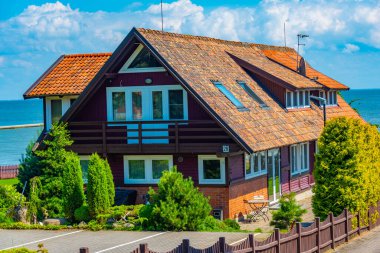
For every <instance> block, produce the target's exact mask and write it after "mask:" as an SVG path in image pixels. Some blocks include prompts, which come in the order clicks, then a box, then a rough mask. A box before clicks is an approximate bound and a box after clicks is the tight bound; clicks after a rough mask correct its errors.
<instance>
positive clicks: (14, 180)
mask: <svg viewBox="0 0 380 253" xmlns="http://www.w3.org/2000/svg"><path fill="white" fill-rule="evenodd" d="M17 183H18V179H17V178H10V179H0V185H6V184H7V185H15V184H17Z"/></svg>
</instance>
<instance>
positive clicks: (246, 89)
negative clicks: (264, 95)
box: [237, 81, 269, 108]
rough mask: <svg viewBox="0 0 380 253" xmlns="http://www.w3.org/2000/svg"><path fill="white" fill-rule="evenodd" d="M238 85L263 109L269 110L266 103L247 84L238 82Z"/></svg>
mask: <svg viewBox="0 0 380 253" xmlns="http://www.w3.org/2000/svg"><path fill="white" fill-rule="evenodd" d="M237 83H238V84H239V85H240V86H241V87H242V88H243V89H244V90H245V92H247V93H248V95H249V96H250V97H251V98H253V100H255V101H256V102H257V103H259V105H260V107H261V108H269V106H267V105H266V104H265V103H264V101H263V100H262V99H261V98H260V97H259V96H257V94H256V93H255V92H254V91H253V90H252V89H251V87H249V86H248V85H247V84H246V83H245V82H241V81H237Z"/></svg>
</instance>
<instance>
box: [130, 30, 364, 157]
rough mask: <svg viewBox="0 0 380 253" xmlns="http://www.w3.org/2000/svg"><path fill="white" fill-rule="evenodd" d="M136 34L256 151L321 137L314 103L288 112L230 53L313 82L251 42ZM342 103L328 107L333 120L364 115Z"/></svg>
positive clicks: (318, 111)
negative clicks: (229, 95)
mask: <svg viewBox="0 0 380 253" xmlns="http://www.w3.org/2000/svg"><path fill="white" fill-rule="evenodd" d="M137 31H138V32H139V33H140V34H141V35H142V36H143V37H144V38H145V39H146V41H147V42H148V43H149V44H150V45H151V46H152V47H153V48H154V49H155V50H156V51H157V52H158V54H159V55H161V56H162V57H163V58H164V59H165V61H166V62H167V63H168V64H169V65H170V66H171V67H172V68H173V69H174V70H175V71H176V72H177V73H178V74H179V76H181V78H183V79H184V80H185V81H186V83H187V84H188V85H189V86H190V87H191V89H192V90H194V91H195V94H197V95H199V96H200V97H201V98H202V99H203V100H204V101H205V103H206V104H207V105H208V106H210V108H211V109H212V110H213V111H214V112H215V113H216V114H217V115H218V116H219V117H220V118H221V119H222V120H223V121H224V122H225V123H227V125H228V126H229V127H230V128H231V129H232V130H233V131H234V132H235V133H236V134H237V135H239V137H240V138H241V139H242V140H244V142H245V143H246V144H247V145H248V146H249V147H250V148H251V149H252V150H253V151H261V150H266V149H271V148H275V147H281V146H286V145H291V144H295V143H300V142H304V141H310V140H316V139H318V137H319V135H320V133H321V131H322V129H323V111H322V109H321V108H320V107H319V106H317V105H315V104H312V106H311V108H309V109H305V110H292V111H286V110H285V109H284V108H283V106H282V105H280V104H279V103H278V102H276V101H275V100H273V98H272V97H271V96H270V94H268V93H267V92H266V91H265V90H264V89H263V88H262V87H261V86H260V85H259V84H258V83H256V82H255V81H254V80H253V79H252V78H251V77H250V76H249V75H248V73H247V72H246V71H244V69H242V68H241V67H240V66H239V65H238V64H237V62H236V61H235V60H233V59H232V58H231V55H234V56H237V57H238V58H241V59H243V60H244V61H247V62H249V63H252V64H254V65H255V66H258V67H262V68H265V69H267V70H268V72H269V71H271V73H272V74H273V75H277V76H278V77H280V78H285V77H284V76H282V74H283V73H289V75H290V76H291V77H289V78H292V80H289V81H292V82H297V81H298V79H296V78H297V77H293V76H298V77H300V79H305V80H308V81H310V80H309V79H307V78H305V77H302V76H301V75H299V74H298V73H295V72H294V71H291V70H289V69H287V68H285V67H282V66H280V65H278V64H277V63H274V62H271V61H269V60H268V59H267V58H266V57H264V55H262V54H261V53H260V50H258V49H257V48H255V47H254V46H252V45H251V44H246V43H240V42H230V41H223V40H217V39H212V38H206V37H198V36H190V35H181V34H174V33H167V32H164V33H163V32H160V31H154V30H147V29H137ZM269 68H273V69H269ZM283 69H285V70H286V71H285V70H284V71H283ZM277 70H278V72H277ZM293 78H294V79H293ZM210 80H218V81H220V82H221V83H223V85H224V86H225V87H226V88H228V89H229V90H230V91H231V92H232V93H233V94H234V95H235V97H236V98H237V99H239V100H240V101H241V102H242V103H243V105H244V106H245V107H247V108H248V109H249V111H246V112H242V111H239V110H238V109H237V108H236V107H235V106H234V105H233V104H232V103H231V102H230V101H229V100H228V99H227V98H226V97H225V96H224V95H223V94H222V93H221V92H220V91H219V90H218V89H217V88H216V87H214V85H213V84H212V82H211V81H210ZM236 80H241V81H244V82H246V84H247V85H248V86H249V87H251V89H252V90H253V91H254V92H255V93H256V94H257V95H258V96H259V97H260V98H261V99H262V100H263V101H264V102H265V103H266V104H267V105H268V106H269V107H270V109H263V108H261V107H260V105H259V104H258V103H257V102H256V101H255V100H253V99H252V98H251V97H250V96H249V95H248V94H247V93H246V92H245V91H244V90H243V89H241V87H240V86H239V85H238V84H237V82H236ZM338 101H339V103H340V105H339V106H335V107H331V108H328V110H327V112H328V116H329V117H334V116H341V115H348V116H353V117H360V116H359V115H358V114H357V113H356V112H355V111H354V110H353V109H352V108H351V107H349V106H348V105H347V103H346V102H344V100H343V99H342V98H340V97H339V100H338Z"/></svg>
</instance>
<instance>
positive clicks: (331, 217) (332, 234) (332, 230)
mask: <svg viewBox="0 0 380 253" xmlns="http://www.w3.org/2000/svg"><path fill="white" fill-rule="evenodd" d="M329 216H330V223H331V227H330V235H331V248H332V249H335V235H334V215H333V213H330V214H329Z"/></svg>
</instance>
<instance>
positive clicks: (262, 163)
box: [245, 151, 267, 179]
mask: <svg viewBox="0 0 380 253" xmlns="http://www.w3.org/2000/svg"><path fill="white" fill-rule="evenodd" d="M245 159H246V163H245V178H246V179H248V178H252V177H257V176H261V175H264V174H266V173H267V151H262V152H257V153H253V154H252V155H248V154H245ZM248 159H249V160H250V163H249V164H248V163H247V160H248ZM248 166H250V168H248Z"/></svg>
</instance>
